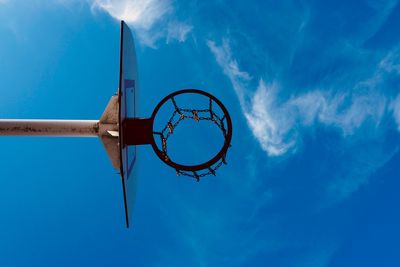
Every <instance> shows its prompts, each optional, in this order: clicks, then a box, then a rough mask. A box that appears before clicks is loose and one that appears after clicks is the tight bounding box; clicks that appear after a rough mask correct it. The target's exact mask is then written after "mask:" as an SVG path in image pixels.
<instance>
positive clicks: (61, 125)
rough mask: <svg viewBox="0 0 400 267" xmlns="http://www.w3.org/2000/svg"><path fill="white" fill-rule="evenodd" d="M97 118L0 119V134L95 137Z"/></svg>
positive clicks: (97, 131)
mask: <svg viewBox="0 0 400 267" xmlns="http://www.w3.org/2000/svg"><path fill="white" fill-rule="evenodd" d="M98 134H99V121H98V120H9V119H7V120H4V119H3V120H0V136H71V137H74V136H76V137H96V136H98Z"/></svg>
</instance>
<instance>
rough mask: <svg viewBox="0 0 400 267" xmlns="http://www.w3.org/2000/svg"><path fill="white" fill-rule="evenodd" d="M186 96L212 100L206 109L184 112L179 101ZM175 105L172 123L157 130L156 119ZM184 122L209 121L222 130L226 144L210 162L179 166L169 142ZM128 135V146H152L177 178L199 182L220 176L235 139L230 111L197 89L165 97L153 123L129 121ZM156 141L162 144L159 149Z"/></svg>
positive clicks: (124, 141)
mask: <svg viewBox="0 0 400 267" xmlns="http://www.w3.org/2000/svg"><path fill="white" fill-rule="evenodd" d="M183 94H197V95H201V96H204V97H206V98H208V106H207V107H204V108H203V109H190V108H182V107H181V106H179V104H178V103H177V101H176V100H175V97H176V96H178V95H183ZM168 101H171V102H172V104H173V107H174V111H173V113H172V114H171V116H170V118H169V120H168V121H167V123H166V124H165V125H164V127H163V128H162V129H161V130H156V129H154V119H155V117H156V116H157V113H158V112H159V111H160V108H161V107H162V106H163V105H164V104H165V103H167V102H168ZM215 105H217V106H218V107H219V109H220V110H221V111H222V113H223V114H217V112H215V108H214V106H215ZM184 120H194V121H196V122H199V121H209V122H210V123H211V124H212V125H215V126H217V127H218V128H219V130H220V131H221V133H222V136H223V138H224V144H223V146H222V148H221V149H220V151H219V152H218V153H217V154H216V155H214V156H213V157H212V158H211V159H210V160H208V161H205V162H202V163H199V164H195V165H184V164H181V163H178V162H175V161H174V160H172V159H171V157H170V156H169V154H168V139H169V137H171V136H172V135H173V134H174V131H175V129H176V128H177V127H178V126H179V125H180V123H181V122H182V121H184ZM123 131H124V132H125V133H126V134H125V136H126V139H125V140H123V143H124V145H141V144H151V145H152V147H153V150H154V152H155V153H156V154H157V156H158V157H159V158H160V159H161V160H162V161H163V162H164V163H165V164H167V165H169V166H171V167H172V168H174V169H175V171H176V173H177V175H184V176H189V177H192V178H195V179H196V180H197V181H199V180H200V178H201V177H204V176H207V175H216V171H217V170H218V169H219V167H221V165H222V164H226V154H227V151H228V149H229V147H230V144H231V139H232V121H231V118H230V116H229V113H228V110H227V109H226V108H225V106H224V105H223V104H222V103H221V101H219V100H218V99H217V98H216V97H215V96H213V95H211V94H209V93H207V92H204V91H201V90H197V89H185V90H180V91H176V92H174V93H171V94H169V95H168V96H166V97H164V99H162V100H161V101H160V103H158V105H157V106H156V107H155V109H154V111H153V114H152V115H151V117H150V118H149V119H136V118H135V119H127V120H125V123H124V125H123ZM156 138H157V139H158V140H159V141H160V146H158V145H157V142H156Z"/></svg>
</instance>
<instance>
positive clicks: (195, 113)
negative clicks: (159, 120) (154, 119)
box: [153, 97, 227, 181]
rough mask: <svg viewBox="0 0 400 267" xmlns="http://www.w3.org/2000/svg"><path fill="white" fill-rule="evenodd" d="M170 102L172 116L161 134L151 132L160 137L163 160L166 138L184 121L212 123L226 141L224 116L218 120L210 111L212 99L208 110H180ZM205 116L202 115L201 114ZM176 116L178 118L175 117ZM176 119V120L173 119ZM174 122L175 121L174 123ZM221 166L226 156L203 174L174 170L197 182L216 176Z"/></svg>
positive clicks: (166, 156)
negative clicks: (205, 177)
mask: <svg viewBox="0 0 400 267" xmlns="http://www.w3.org/2000/svg"><path fill="white" fill-rule="evenodd" d="M171 101H172V103H173V105H174V107H175V110H174V112H173V113H172V116H171V117H170V119H169V120H168V122H167V125H165V127H164V128H163V129H162V131H161V132H153V134H157V135H159V136H160V140H161V146H162V154H163V156H164V157H165V160H166V161H168V160H169V157H168V148H167V140H168V138H169V137H170V136H171V135H172V134H173V132H174V129H175V128H176V127H177V126H178V125H179V123H180V122H181V121H183V120H185V119H193V120H195V121H197V122H199V121H202V120H204V121H212V122H213V123H214V124H216V125H217V126H218V128H219V129H220V130H221V131H222V134H223V135H224V138H225V139H226V137H227V132H226V129H225V124H224V120H225V114H224V116H223V117H222V118H220V117H219V116H218V115H217V114H216V113H215V112H214V111H213V109H212V99H211V98H210V101H209V108H208V109H187V108H180V107H179V106H178V105H177V104H176V101H175V99H174V98H173V97H172V98H171ZM204 113H205V114H206V115H203V114H204ZM177 114H178V116H176V115H177ZM176 117H178V119H177V120H176V119H175V118H176ZM175 120H176V121H175ZM222 164H226V154H225V155H223V157H222V158H221V159H220V160H219V161H218V162H217V163H215V164H214V166H210V167H208V168H207V169H204V170H205V172H201V171H204V170H201V171H200V172H201V173H200V172H198V171H192V172H190V171H183V170H176V174H177V175H178V176H180V175H184V176H189V177H192V178H194V179H196V180H197V181H200V178H201V177H204V176H207V175H211V174H212V175H214V176H215V175H216V174H215V173H216V171H217V170H218V169H219V167H221V165H222Z"/></svg>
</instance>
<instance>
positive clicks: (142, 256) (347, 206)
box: [0, 0, 400, 267]
mask: <svg viewBox="0 0 400 267" xmlns="http://www.w3.org/2000/svg"><path fill="white" fill-rule="evenodd" d="M120 19H125V20H126V21H127V23H128V24H129V25H130V27H131V28H132V29H133V31H134V36H135V38H136V45H137V56H138V64H139V75H140V86H141V96H140V97H141V113H142V115H143V116H144V117H146V116H149V115H150V114H151V111H152V109H153V108H154V106H155V105H156V104H157V102H158V101H159V100H160V99H161V98H162V97H164V96H165V95H166V94H168V93H170V92H172V91H174V90H178V89H182V88H199V89H204V90H206V91H208V92H210V93H212V94H214V95H215V96H217V97H218V98H219V99H221V100H222V101H223V102H224V104H225V105H226V106H227V107H228V109H229V111H230V114H231V117H232V120H233V123H234V136H233V141H232V149H231V150H230V151H229V154H228V163H229V164H228V165H227V166H226V167H224V168H221V169H220V171H219V172H218V176H217V177H216V178H214V177H207V178H205V179H203V180H202V181H201V182H200V183H196V182H194V181H193V180H191V179H186V178H184V177H177V176H176V175H175V172H174V170H172V169H170V168H168V167H167V166H166V165H164V164H163V163H162V162H160V161H159V160H158V158H157V157H156V155H155V154H154V153H153V151H152V150H151V148H150V147H143V148H142V149H141V150H140V152H141V154H140V159H139V163H140V168H139V172H138V177H139V188H138V195H137V202H136V207H135V211H134V220H133V227H132V228H131V229H126V228H125V225H124V210H123V202H122V193H121V184H120V178H119V176H118V174H117V172H116V171H115V170H114V169H113V168H112V167H111V164H110V162H109V159H108V158H107V155H106V153H105V152H104V151H103V147H102V145H101V143H100V141H99V140H97V139H94V138H93V139H90V138H89V139H85V138H83V139H79V138H12V137H3V138H1V139H0V145H1V147H2V149H1V152H0V162H2V164H1V165H2V167H1V168H0V177H1V179H0V216H1V217H0V218H1V220H0V262H1V265H2V266H300V267H301V266H311V267H314V266H315V267H319V266H330V267H331V266H332V267H333V266H399V265H400V256H399V253H398V251H399V248H400V243H399V241H398V240H400V228H399V225H400V212H398V209H397V206H398V205H397V203H399V201H400V196H399V194H397V188H399V186H400V181H399V180H398V177H399V176H398V173H399V162H400V154H399V144H400V135H399V131H400V94H399V91H400V90H399V82H400V37H399V35H398V29H399V27H400V3H398V2H397V1H370V0H365V1H360V0H357V1H355V0H353V1H286V0H283V1H223V0H221V1H172V0H165V1H157V0H132V1H127V0H120V1H117V0H87V1H83V0H82V1H77V0H70V1H67V0H58V1H39V0H32V1H17V0H0V81H1V87H0V90H1V98H0V104H1V108H0V117H1V118H53V119H97V118H99V117H100V115H101V113H102V111H103V109H104V107H105V106H106V104H107V102H108V100H109V98H110V97H111V95H112V94H113V93H115V92H116V90H117V86H118V68H119V63H118V60H119V20H120ZM190 131H194V130H193V129H189V134H190ZM204 142H207V140H204ZM182 148H184V149H186V147H182ZM188 149H190V151H195V150H196V148H193V147H188Z"/></svg>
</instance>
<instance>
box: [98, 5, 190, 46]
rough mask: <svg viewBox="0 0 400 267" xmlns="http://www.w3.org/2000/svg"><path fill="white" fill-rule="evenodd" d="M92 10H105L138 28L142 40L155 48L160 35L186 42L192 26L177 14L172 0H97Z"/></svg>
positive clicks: (167, 40)
mask: <svg viewBox="0 0 400 267" xmlns="http://www.w3.org/2000/svg"><path fill="white" fill-rule="evenodd" d="M92 10H93V11H96V10H103V11H105V12H107V13H108V14H109V15H110V16H112V17H113V18H115V19H118V20H124V21H125V22H126V23H128V24H129V25H130V26H132V27H133V28H134V30H135V31H136V33H137V34H138V36H139V39H140V41H141V42H142V43H143V44H145V45H147V46H150V47H153V48H155V47H156V43H157V42H158V41H159V40H160V39H166V42H167V43H169V42H172V41H178V42H184V41H185V40H186V38H187V35H188V34H189V33H190V32H191V30H192V28H193V27H192V26H191V25H189V24H187V23H184V22H180V21H178V20H177V19H176V18H175V8H174V5H173V2H172V1H170V0H164V1H161V0H93V2H92Z"/></svg>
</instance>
